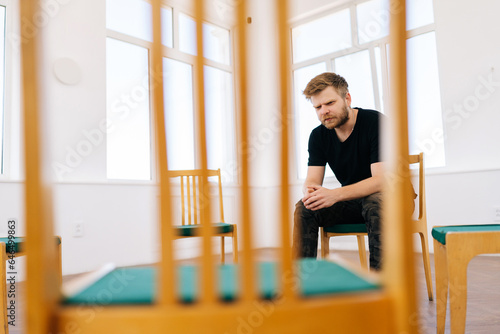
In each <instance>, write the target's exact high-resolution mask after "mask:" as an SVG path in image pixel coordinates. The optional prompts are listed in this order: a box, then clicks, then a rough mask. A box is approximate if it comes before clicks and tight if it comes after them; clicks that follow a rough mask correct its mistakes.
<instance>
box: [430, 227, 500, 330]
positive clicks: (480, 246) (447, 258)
mask: <svg viewBox="0 0 500 334" xmlns="http://www.w3.org/2000/svg"><path fill="white" fill-rule="evenodd" d="M432 237H433V238H434V265H435V273H436V299H437V300H436V316H437V333H438V334H444V328H445V320H446V304H447V302H448V293H449V295H450V326H451V333H454V334H455V333H457V334H458V333H465V317H466V315H467V266H468V264H469V262H470V260H471V259H472V258H473V257H475V256H476V255H480V254H498V253H500V224H491V225H459V226H436V227H434V228H433V229H432Z"/></svg>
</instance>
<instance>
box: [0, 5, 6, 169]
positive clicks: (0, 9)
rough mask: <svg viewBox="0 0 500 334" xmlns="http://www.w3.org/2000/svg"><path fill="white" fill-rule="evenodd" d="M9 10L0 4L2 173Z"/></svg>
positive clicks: (1, 163) (0, 159) (0, 161)
mask: <svg viewBox="0 0 500 334" xmlns="http://www.w3.org/2000/svg"><path fill="white" fill-rule="evenodd" d="M6 18H7V11H6V8H5V6H2V5H1V4H0V174H3V173H4V168H3V166H4V111H5V103H4V99H5V23H6Z"/></svg>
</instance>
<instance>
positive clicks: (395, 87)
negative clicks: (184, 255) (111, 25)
mask: <svg viewBox="0 0 500 334" xmlns="http://www.w3.org/2000/svg"><path fill="white" fill-rule="evenodd" d="M391 1H392V3H391V5H393V6H398V9H400V10H398V11H392V12H391V33H390V43H389V45H390V47H391V64H390V65H391V71H390V74H391V80H390V82H391V87H390V88H391V93H390V96H391V97H392V99H393V101H392V103H391V106H392V109H391V110H392V111H393V113H391V122H390V124H389V125H390V126H389V127H388V128H387V131H386V133H387V134H388V135H389V136H392V137H391V139H392V140H391V143H393V144H395V145H396V147H395V148H394V149H391V150H389V152H391V159H390V161H389V162H388V164H387V166H388V168H387V170H388V171H390V172H394V173H402V179H403V182H400V183H395V184H394V185H393V187H391V191H390V192H387V194H386V196H388V197H387V200H385V201H384V206H386V208H387V217H386V219H387V220H386V221H384V222H385V223H387V231H385V232H387V236H388V237H390V238H391V239H392V240H395V241H397V242H393V243H389V244H387V245H386V247H385V248H386V249H387V256H388V258H387V265H385V267H384V271H386V272H385V274H384V275H382V277H381V278H382V279H383V286H384V288H383V289H381V290H378V291H371V292H359V293H352V294H348V295H329V296H322V297H321V298H303V297H302V296H301V294H300V291H298V289H297V286H296V280H295V279H294V278H296V272H295V267H294V265H293V261H292V251H291V241H290V235H291V233H290V232H291V231H290V224H289V222H290V220H291V219H290V216H291V215H290V203H291V201H290V198H289V193H288V186H289V184H288V182H289V161H290V160H289V148H288V142H289V140H290V136H289V133H288V129H289V126H288V124H285V123H286V122H287V120H289V119H290V117H289V110H290V108H289V106H290V101H289V92H290V91H291V87H290V82H292V80H291V79H290V72H291V71H290V68H291V67H290V62H289V57H290V54H289V52H290V48H289V45H288V43H289V32H290V30H289V17H288V13H289V6H288V2H287V0H276V3H275V5H276V7H275V9H276V10H274V12H275V13H276V21H277V27H278V37H279V38H277V40H278V43H279V45H278V59H279V61H278V73H279V84H278V85H277V86H278V90H279V93H278V95H279V98H278V99H277V101H278V104H279V109H280V111H281V120H282V121H283V122H284V126H283V127H282V129H281V131H280V143H281V150H280V153H281V157H280V159H279V161H280V164H279V168H280V171H281V177H280V212H281V217H280V218H281V219H280V227H281V230H280V235H279V239H280V242H281V247H280V256H279V261H278V262H279V263H278V267H279V271H278V272H277V275H278V276H277V277H279V278H280V279H281V283H282V284H281V293H280V298H278V299H277V300H275V302H274V303H273V302H269V303H266V301H263V300H262V299H260V298H259V296H258V295H257V293H256V289H255V282H254V281H255V272H254V269H255V268H254V264H255V262H254V261H253V258H252V242H251V233H250V232H251V229H250V222H251V220H250V219H249V218H248V217H249V216H250V215H251V210H250V208H251V206H250V205H249V197H250V196H249V187H248V179H249V178H248V160H249V158H248V155H245V154H242V156H241V159H240V160H241V161H240V162H241V179H242V181H241V182H242V186H241V188H242V196H241V199H242V201H241V203H242V208H243V209H242V211H241V217H242V224H241V227H242V230H243V233H242V239H243V243H242V245H243V249H242V254H241V257H242V259H243V261H241V275H240V279H241V298H239V299H238V301H236V302H235V303H231V304H228V303H225V302H223V301H219V300H217V296H216V294H215V292H214V286H215V278H214V276H215V275H214V265H213V256H212V247H211V246H212V245H211V240H212V238H211V233H210V231H211V230H212V229H211V227H210V225H209V224H208V223H207V219H206V217H210V215H209V214H207V213H206V212H205V217H204V218H203V221H202V227H203V228H202V230H203V232H202V236H203V243H202V250H203V254H202V259H201V266H200V275H201V278H202V279H201V280H200V282H199V283H200V298H199V302H197V303H196V304H194V305H185V304H181V303H179V302H178V301H177V300H176V295H175V293H174V291H175V286H176V283H175V277H174V272H175V270H174V264H175V263H174V261H173V257H172V240H173V239H174V238H173V229H172V228H171V220H169V215H170V212H171V210H170V206H169V205H170V204H169V203H170V201H169V198H170V185H169V180H168V179H169V177H168V175H167V171H168V170H167V169H168V168H167V166H168V164H167V154H166V152H167V147H166V139H165V138H166V135H165V128H164V126H165V122H164V118H163V113H164V105H163V84H162V75H163V70H162V52H161V50H162V44H161V5H162V4H161V1H160V0H153V1H152V2H151V3H152V16H153V20H152V21H153V46H152V52H151V53H152V62H151V63H152V64H151V67H150V73H151V75H152V76H153V78H152V80H151V82H152V83H154V84H152V89H153V110H154V116H155V121H154V125H155V131H154V133H155V136H156V144H157V145H156V146H155V147H156V153H157V163H158V166H159V167H158V169H157V170H158V174H159V178H158V179H159V189H160V201H159V202H160V208H159V211H160V212H159V223H160V229H161V247H162V248H161V260H160V263H159V264H158V268H159V277H158V279H157V282H158V287H157V289H158V295H157V300H156V302H155V303H153V304H152V305H139V306H128V305H124V306H105V305H78V306H68V305H64V304H61V303H60V290H58V289H57V288H58V287H57V286H56V285H54V284H53V283H54V279H53V277H54V268H53V266H54V261H55V254H54V253H55V252H54V250H53V248H52V245H51V244H50V242H49V241H50V240H49V239H50V237H51V236H52V235H53V233H52V220H51V219H50V208H51V206H50V205H49V204H50V203H49V202H48V201H49V199H48V198H47V197H44V196H42V194H44V191H45V190H46V188H45V186H46V184H45V183H44V179H43V173H41V170H42V166H44V165H43V164H42V163H41V160H42V158H43V156H42V152H41V151H42V150H41V149H40V142H41V140H40V138H42V136H41V131H40V126H39V123H40V122H39V119H40V116H41V113H40V112H39V111H38V104H39V92H40V90H39V87H38V82H39V81H38V73H40V70H39V67H38V66H39V62H38V61H37V60H38V59H39V55H38V51H37V50H38V49H37V46H38V45H39V43H38V36H37V35H35V36H31V35H30V32H26V31H25V30H22V31H21V34H22V36H21V38H22V39H23V41H25V42H24V43H22V53H21V54H22V72H23V75H24V77H23V90H22V91H23V104H22V105H23V111H24V113H23V120H24V131H23V133H24V143H25V154H24V157H25V161H26V163H25V164H26V182H25V187H26V188H25V194H26V197H25V202H26V205H25V207H26V226H27V229H26V230H27V236H28V241H27V243H28V247H27V252H28V263H27V272H28V279H27V286H26V291H27V298H26V305H27V310H26V312H27V315H28V318H29V321H28V322H27V332H28V333H29V334H46V333H51V332H65V333H75V332H78V333H82V334H84V333H92V334H99V333H106V334H108V333H121V334H129V333H130V334H132V333H145V332H147V333H165V332H167V331H168V332H169V333H200V332H203V333H224V332H226V331H227V330H228V328H229V330H230V331H232V330H234V329H235V328H236V329H237V328H239V327H238V326H242V327H241V328H243V327H244V328H245V329H246V332H248V331H249V329H250V330H253V331H254V332H256V333H290V334H293V333H297V334H298V333H300V334H302V333H305V332H309V331H315V332H324V331H325V329H328V328H331V326H332V323H335V330H336V332H337V333H372V334H378V333H408V334H416V333H417V332H418V323H419V322H418V319H415V317H418V312H417V309H416V301H415V298H414V291H415V282H414V279H413V276H414V275H413V274H414V269H413V265H412V261H411V260H410V259H411V257H412V256H413V249H412V248H411V247H410V245H411V240H412V239H411V237H412V236H411V231H410V228H409V226H408V225H409V224H402V222H409V220H410V217H411V213H410V212H409V208H406V207H405V206H404V205H402V203H406V201H407V200H408V199H409V198H407V197H408V195H407V192H406V189H405V187H406V180H407V178H409V173H407V172H406V171H407V169H408V166H407V165H404V164H403V165H400V164H399V163H398V161H399V160H400V159H402V158H404V157H407V156H408V138H407V133H408V132H407V113H406V110H407V107H406V53H405V50H406V49H405V46H406V29H405V15H406V11H405V3H404V1H403V2H401V1H399V0H391ZM246 3H247V2H246V1H242V2H241V3H240V4H239V6H237V18H238V22H239V24H240V26H239V28H240V29H238V38H237V42H238V47H237V50H238V52H236V54H237V55H238V57H239V58H238V60H239V61H238V66H239V68H238V71H237V73H238V75H239V79H240V80H239V81H240V84H239V85H238V89H239V93H240V94H238V97H239V102H240V108H241V109H240V114H241V115H239V116H240V118H239V125H240V126H241V132H240V133H241V136H240V140H241V143H242V144H243V147H242V150H241V151H242V152H248V150H247V148H248V147H247V145H248V138H249V136H248V131H247V130H248V129H247V127H248V123H249V122H248V119H247V114H248V110H247V109H248V105H247V103H248V100H247V98H246V84H247V75H246V71H247V70H246V65H247V62H246V58H245V57H246V48H245V42H246V41H247V38H246V31H247V29H248V28H246V27H247V24H246V23H245V22H246V20H247V17H248V16H247V15H248V12H247V11H246V9H247V7H246ZM20 8H21V10H20V15H21V18H22V19H27V18H32V17H34V15H36V13H37V12H36V10H37V9H38V8H39V3H38V0H23V1H21V2H20ZM194 18H195V21H196V22H198V24H197V25H196V41H197V49H198V50H199V51H200V52H199V54H198V55H197V56H196V66H194V68H195V72H196V73H195V76H196V79H197V80H195V83H196V85H197V86H196V88H195V91H196V92H197V96H198V99H197V103H196V119H197V120H198V121H199V124H200V126H199V129H198V130H199V133H198V135H197V139H198V147H197V148H199V151H200V154H199V158H200V159H199V160H200V166H201V169H202V170H203V174H204V175H203V179H205V177H206V172H205V171H206V170H207V156H206V149H205V148H206V142H205V124H206V122H205V114H204V94H203V93H204V87H203V85H204V80H203V79H204V78H203V65H204V59H203V55H202V50H203V39H202V33H203V30H202V25H201V22H203V19H204V1H202V0H199V1H196V2H195V15H194ZM408 182H409V181H408ZM117 288H118V287H117V286H110V287H109V289H108V290H109V291H108V292H112V291H113V290H114V289H117ZM266 306H267V307H268V308H266ZM360 315H362V321H360V318H359V317H360ZM290 319H293V321H291V320H290ZM325 319H327V320H328V321H325ZM245 329H243V331H244V330H245Z"/></svg>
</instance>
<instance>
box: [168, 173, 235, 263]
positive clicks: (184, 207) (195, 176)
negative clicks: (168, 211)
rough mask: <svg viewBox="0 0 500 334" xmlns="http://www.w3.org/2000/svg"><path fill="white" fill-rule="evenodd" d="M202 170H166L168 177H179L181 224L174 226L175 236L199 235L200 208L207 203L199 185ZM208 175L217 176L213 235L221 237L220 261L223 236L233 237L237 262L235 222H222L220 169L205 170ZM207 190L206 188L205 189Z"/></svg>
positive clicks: (222, 259) (206, 197)
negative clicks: (217, 215)
mask: <svg viewBox="0 0 500 334" xmlns="http://www.w3.org/2000/svg"><path fill="white" fill-rule="evenodd" d="M202 175H203V173H202V170H199V169H196V170H178V171H168V176H169V177H170V178H179V179H180V183H179V184H180V197H181V216H182V219H181V220H182V224H181V225H177V226H176V227H175V232H176V235H175V238H177V239H181V238H191V237H199V236H200V235H201V225H200V208H202V206H203V205H208V204H209V203H210V201H208V197H210V196H211V195H210V194H209V193H204V192H203V190H202V189H201V187H200V184H201V182H200V178H201V176H202ZM207 176H208V177H217V181H218V187H217V189H218V202H219V218H220V222H218V223H214V224H213V227H214V229H215V231H214V235H215V236H220V237H221V262H222V263H224V260H225V249H224V237H231V238H232V239H233V262H234V263H236V262H238V239H237V226H236V224H226V223H225V222H224V207H223V200H222V180H221V172H220V169H217V170H207ZM207 190H208V189H207ZM206 192H208V191H206Z"/></svg>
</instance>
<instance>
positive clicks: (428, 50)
mask: <svg viewBox="0 0 500 334" xmlns="http://www.w3.org/2000/svg"><path fill="white" fill-rule="evenodd" d="M407 45H408V65H407V68H408V124H409V129H408V130H409V137H410V152H411V153H417V152H421V151H423V152H424V153H425V156H426V166H427V167H439V166H444V165H445V153H444V140H443V119H442V113H441V95H440V91H439V76H438V64H437V53H436V38H435V33H434V32H430V33H427V34H423V35H419V36H416V37H413V38H410V39H408V42H407Z"/></svg>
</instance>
